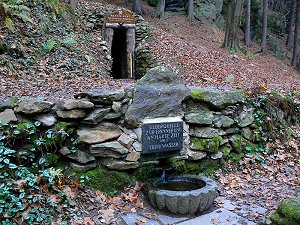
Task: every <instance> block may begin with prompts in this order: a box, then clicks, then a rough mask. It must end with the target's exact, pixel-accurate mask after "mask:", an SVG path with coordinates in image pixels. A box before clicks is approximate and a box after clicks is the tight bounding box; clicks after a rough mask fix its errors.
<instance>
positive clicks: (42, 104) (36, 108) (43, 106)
mask: <svg viewBox="0 0 300 225" xmlns="http://www.w3.org/2000/svg"><path fill="white" fill-rule="evenodd" d="M53 106H54V103H53V102H48V101H39V100H24V101H22V102H20V104H19V105H18V107H17V108H16V110H15V112H17V113H24V114H35V113H46V112H49V111H50V110H51V109H52V107H53Z"/></svg>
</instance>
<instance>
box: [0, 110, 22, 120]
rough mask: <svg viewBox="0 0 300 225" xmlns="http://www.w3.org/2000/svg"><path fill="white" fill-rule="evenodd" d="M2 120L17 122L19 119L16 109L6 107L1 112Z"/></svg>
mask: <svg viewBox="0 0 300 225" xmlns="http://www.w3.org/2000/svg"><path fill="white" fill-rule="evenodd" d="M0 121H2V122H4V123H10V122H16V121H18V119H17V117H16V115H15V113H14V111H13V110H12V109H5V110H4V111H3V112H1V113H0Z"/></svg>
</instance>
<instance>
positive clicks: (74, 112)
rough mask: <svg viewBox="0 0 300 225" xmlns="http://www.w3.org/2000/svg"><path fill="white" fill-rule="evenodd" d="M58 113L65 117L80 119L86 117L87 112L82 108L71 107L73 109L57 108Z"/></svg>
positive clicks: (59, 115)
mask: <svg viewBox="0 0 300 225" xmlns="http://www.w3.org/2000/svg"><path fill="white" fill-rule="evenodd" d="M56 114H57V116H58V117H60V118H63V119H80V118H83V117H85V115H86V112H85V111H84V110H82V109H71V110H57V111H56Z"/></svg>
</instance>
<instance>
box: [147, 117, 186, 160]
mask: <svg viewBox="0 0 300 225" xmlns="http://www.w3.org/2000/svg"><path fill="white" fill-rule="evenodd" d="M182 147H183V122H182V120H181V119H180V118H177V117H175V118H164V119H146V120H144V122H143V124H142V153H143V154H148V153H159V152H168V151H176V150H177V151H180V150H181V149H182Z"/></svg>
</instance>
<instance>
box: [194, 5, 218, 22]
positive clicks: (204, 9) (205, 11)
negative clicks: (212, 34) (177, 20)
mask: <svg viewBox="0 0 300 225" xmlns="http://www.w3.org/2000/svg"><path fill="white" fill-rule="evenodd" d="M216 15H217V11H216V7H215V5H214V4H212V3H209V2H203V1H202V0H197V1H195V6H194V16H195V18H196V19H197V20H199V21H208V22H210V23H211V22H213V21H214V20H215V19H216Z"/></svg>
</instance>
